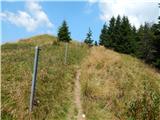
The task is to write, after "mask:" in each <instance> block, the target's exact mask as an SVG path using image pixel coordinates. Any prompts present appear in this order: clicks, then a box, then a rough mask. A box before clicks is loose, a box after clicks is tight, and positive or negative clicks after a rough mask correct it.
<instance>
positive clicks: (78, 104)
mask: <svg viewBox="0 0 160 120" xmlns="http://www.w3.org/2000/svg"><path fill="white" fill-rule="evenodd" d="M80 75H81V72H80V69H78V70H77V73H76V81H75V89H74V95H75V105H76V108H77V111H78V115H77V120H85V116H84V114H83V109H82V103H81V85H80V81H79V78H80Z"/></svg>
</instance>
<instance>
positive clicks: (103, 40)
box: [99, 23, 108, 47]
mask: <svg viewBox="0 0 160 120" xmlns="http://www.w3.org/2000/svg"><path fill="white" fill-rule="evenodd" d="M99 38H100V40H99V44H100V45H104V46H106V47H107V46H108V45H107V43H106V41H107V38H108V32H107V25H106V23H104V25H103V28H102V30H101V34H100V37H99Z"/></svg>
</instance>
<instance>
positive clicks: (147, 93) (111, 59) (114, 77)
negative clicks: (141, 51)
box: [80, 47, 160, 120]
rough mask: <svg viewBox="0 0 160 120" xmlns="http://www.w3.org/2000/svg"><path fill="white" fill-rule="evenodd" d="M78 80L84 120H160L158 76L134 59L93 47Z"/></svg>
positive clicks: (83, 64) (159, 83) (82, 66)
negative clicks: (79, 81)
mask: <svg viewBox="0 0 160 120" xmlns="http://www.w3.org/2000/svg"><path fill="white" fill-rule="evenodd" d="M80 80H81V86H82V93H83V97H82V98H83V110H84V112H85V114H86V118H87V119H88V120H159V119H160V74H159V73H158V71H156V70H154V69H153V68H151V67H149V66H147V65H145V64H144V63H143V62H142V61H140V60H138V59H136V58H134V57H131V56H129V55H124V54H119V53H116V52H114V51H112V50H108V49H105V48H104V47H93V48H91V49H90V54H89V56H87V58H85V59H84V60H83V62H82V65H81V77H80Z"/></svg>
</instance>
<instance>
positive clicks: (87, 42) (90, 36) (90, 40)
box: [84, 28, 94, 45]
mask: <svg viewBox="0 0 160 120" xmlns="http://www.w3.org/2000/svg"><path fill="white" fill-rule="evenodd" d="M93 41H94V40H93V39H92V31H91V29H90V28H89V31H88V33H87V36H86V39H85V40H84V43H86V44H88V45H92V43H93Z"/></svg>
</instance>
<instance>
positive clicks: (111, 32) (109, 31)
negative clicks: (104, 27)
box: [105, 17, 116, 48]
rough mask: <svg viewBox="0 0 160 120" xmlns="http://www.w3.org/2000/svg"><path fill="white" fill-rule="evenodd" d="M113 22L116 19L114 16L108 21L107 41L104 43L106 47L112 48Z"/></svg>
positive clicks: (113, 36)
mask: <svg viewBox="0 0 160 120" xmlns="http://www.w3.org/2000/svg"><path fill="white" fill-rule="evenodd" d="M115 22H116V19H115V18H114V17H112V18H111V20H110V21H109V26H108V36H107V39H108V40H107V41H106V43H105V46H106V47H109V48H113V41H114V38H115Z"/></svg>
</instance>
